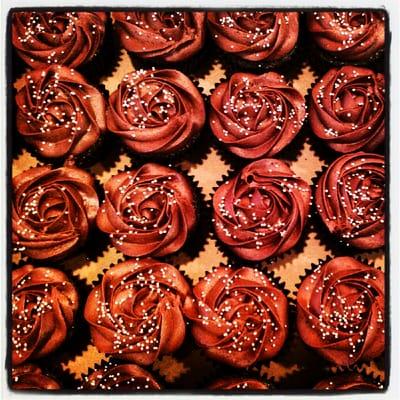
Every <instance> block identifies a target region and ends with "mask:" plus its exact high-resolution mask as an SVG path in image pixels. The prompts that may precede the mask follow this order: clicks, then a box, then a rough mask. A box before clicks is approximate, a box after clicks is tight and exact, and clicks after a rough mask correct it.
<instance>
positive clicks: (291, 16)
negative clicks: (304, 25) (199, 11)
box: [207, 11, 299, 62]
mask: <svg viewBox="0 0 400 400" xmlns="http://www.w3.org/2000/svg"><path fill="white" fill-rule="evenodd" d="M207 20H208V27H209V29H210V32H211V35H212V38H213V39H214V41H215V43H216V44H217V45H218V46H219V47H220V48H221V49H222V50H224V51H225V52H227V53H230V54H233V55H235V56H237V57H239V58H242V59H244V60H247V61H251V62H261V61H268V62H272V61H274V62H276V61H279V60H280V59H282V58H284V57H286V56H287V55H289V54H290V53H291V52H292V50H293V49H294V48H295V46H296V43H297V38H298V35H299V14H298V13H297V12H263V11H256V12H254V11H220V12H209V13H207Z"/></svg>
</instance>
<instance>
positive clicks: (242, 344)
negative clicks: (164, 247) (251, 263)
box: [185, 267, 288, 368]
mask: <svg viewBox="0 0 400 400" xmlns="http://www.w3.org/2000/svg"><path fill="white" fill-rule="evenodd" d="M193 295H194V297H193V299H192V298H188V299H187V300H186V303H185V315H186V316H187V317H188V318H189V319H190V320H191V322H192V335H193V337H194V339H195V341H196V343H197V344H198V345H199V346H200V347H202V348H203V349H204V350H205V352H206V353H207V355H208V356H209V357H211V358H213V359H216V360H218V361H220V362H223V363H226V364H229V365H231V366H233V367H236V368H246V367H249V366H251V365H252V364H254V363H255V362H257V361H261V360H266V359H269V358H272V357H274V356H275V355H276V354H277V353H278V352H279V351H280V349H281V348H282V346H283V344H284V342H285V340H286V337H287V334H288V302H287V299H286V296H285V294H284V293H283V292H282V291H281V290H280V289H278V288H277V287H275V286H274V284H273V283H272V282H271V281H270V279H269V278H267V277H266V276H265V275H264V274H263V273H262V272H260V271H257V270H256V269H253V268H248V267H242V268H239V269H238V270H233V269H231V268H228V267H218V268H216V269H214V270H213V271H212V273H209V274H207V275H206V276H205V277H204V278H203V279H202V280H200V282H199V283H198V284H197V285H196V286H195V287H194V288H193Z"/></svg>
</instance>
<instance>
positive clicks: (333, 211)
mask: <svg viewBox="0 0 400 400" xmlns="http://www.w3.org/2000/svg"><path fill="white" fill-rule="evenodd" d="M315 204H316V206H317V210H318V212H319V215H320V216H321V218H322V221H323V222H324V223H325V225H326V226H327V228H328V229H329V231H330V232H331V233H333V234H335V235H337V236H338V237H339V238H341V239H342V240H343V241H345V242H346V243H348V244H349V245H351V246H354V247H357V248H360V249H366V250H370V249H376V248H379V247H382V246H383V245H384V244H385V160H384V157H383V156H381V155H378V154H372V153H362V152H358V153H353V154H346V155H344V156H341V157H339V158H338V159H337V160H335V161H334V162H333V163H332V164H331V165H330V166H329V167H328V169H327V170H326V171H325V172H324V174H323V175H322V176H321V178H320V179H319V181H318V185H317V188H316V191H315Z"/></svg>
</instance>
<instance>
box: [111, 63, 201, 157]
mask: <svg viewBox="0 0 400 400" xmlns="http://www.w3.org/2000/svg"><path fill="white" fill-rule="evenodd" d="M205 117H206V113H205V107H204V101H203V98H202V96H201V94H200V93H199V91H198V90H197V88H196V87H195V86H194V84H193V83H192V82H191V80H190V79H189V78H188V77H187V76H185V75H184V74H182V72H179V71H177V70H172V69H164V70H154V69H152V70H148V71H144V70H138V71H135V72H132V73H130V74H127V75H126V76H125V77H124V78H123V80H122V82H121V83H120V84H119V86H118V89H117V90H116V91H115V92H114V93H112V94H111V96H110V99H109V107H108V110H107V127H108V129H109V130H110V131H111V132H114V133H115V134H116V135H118V136H119V137H121V139H122V140H123V142H124V144H125V145H126V146H127V147H128V148H129V149H130V150H132V151H133V152H135V153H139V154H142V155H148V156H159V155H169V154H172V153H176V152H177V151H179V150H183V149H184V148H186V147H188V146H189V145H190V144H191V143H192V142H193V139H194V138H195V137H196V136H197V135H198V134H199V133H200V131H201V129H202V128H203V125H204V122H205Z"/></svg>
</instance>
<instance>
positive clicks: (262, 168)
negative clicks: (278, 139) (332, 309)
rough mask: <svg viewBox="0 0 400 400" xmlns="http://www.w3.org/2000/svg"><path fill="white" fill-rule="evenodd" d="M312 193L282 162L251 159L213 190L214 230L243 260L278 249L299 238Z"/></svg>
mask: <svg viewBox="0 0 400 400" xmlns="http://www.w3.org/2000/svg"><path fill="white" fill-rule="evenodd" d="M310 198H311V191H310V187H309V185H308V184H307V183H306V182H305V181H303V180H302V179H301V178H299V177H297V176H296V175H295V174H294V172H293V171H292V170H291V169H290V168H289V167H288V166H287V164H285V163H284V162H283V161H280V160H276V159H267V158H266V159H262V160H258V161H254V162H252V163H251V164H249V165H247V166H246V167H245V168H243V169H242V170H241V171H240V172H239V174H238V175H236V176H235V177H234V178H233V179H230V180H229V181H227V182H225V183H224V184H222V185H221V186H220V187H219V188H218V189H217V191H216V192H215V194H214V197H213V208H214V226H215V231H216V234H217V236H218V238H219V239H220V240H221V241H222V242H223V243H224V244H225V245H227V246H228V247H229V249H230V250H232V251H233V252H234V253H235V254H236V255H238V256H239V257H241V258H243V259H245V260H251V261H260V260H264V259H266V258H268V257H272V256H275V255H278V254H281V253H283V252H285V251H287V250H289V249H290V248H292V247H293V246H294V245H295V244H296V243H297V242H298V241H299V239H300V237H301V234H302V231H303V228H304V226H305V224H306V221H307V218H308V211H309V203H310Z"/></svg>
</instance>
